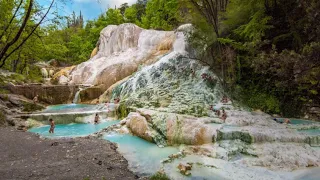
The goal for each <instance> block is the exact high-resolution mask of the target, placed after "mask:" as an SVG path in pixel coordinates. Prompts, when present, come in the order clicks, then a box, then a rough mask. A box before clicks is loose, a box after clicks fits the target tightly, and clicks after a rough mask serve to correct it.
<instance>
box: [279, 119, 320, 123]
mask: <svg viewBox="0 0 320 180" xmlns="http://www.w3.org/2000/svg"><path fill="white" fill-rule="evenodd" d="M277 119H278V120H280V121H281V122H283V120H284V118H277ZM290 121H291V124H296V125H299V124H312V123H319V122H317V121H310V120H304V119H290Z"/></svg>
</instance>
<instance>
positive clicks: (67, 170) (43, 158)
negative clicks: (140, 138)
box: [0, 127, 139, 180]
mask: <svg viewBox="0 0 320 180" xmlns="http://www.w3.org/2000/svg"><path fill="white" fill-rule="evenodd" d="M116 148H117V147H116V145H115V144H113V143H111V142H108V141H106V140H102V139H96V138H88V137H87V138H68V139H41V138H40V137H39V136H37V135H36V134H32V133H29V132H23V131H17V130H15V129H14V128H9V127H5V128H3V127H0V179H6V180H11V179H12V180H13V179H15V180H17V179H37V180H39V179H41V180H42V179H43V180H44V179H46V180H50V179H52V180H60V179H66V180H72V179H76V180H83V179H86V180H95V179H97V180H104V179H138V178H139V177H138V176H135V175H134V174H133V173H132V172H131V171H129V170H128V162H127V161H126V159H124V158H123V157H122V155H121V154H119V153H118V152H117V151H116Z"/></svg>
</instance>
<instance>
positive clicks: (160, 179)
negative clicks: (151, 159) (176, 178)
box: [150, 172, 170, 180]
mask: <svg viewBox="0 0 320 180" xmlns="http://www.w3.org/2000/svg"><path fill="white" fill-rule="evenodd" d="M150 180H170V178H169V177H168V176H167V175H166V174H165V173H164V172H157V173H155V174H154V175H152V176H151V177H150Z"/></svg>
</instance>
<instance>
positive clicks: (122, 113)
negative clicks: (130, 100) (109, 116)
mask: <svg viewBox="0 0 320 180" xmlns="http://www.w3.org/2000/svg"><path fill="white" fill-rule="evenodd" d="M129 112H130V111H129V109H128V108H127V105H126V103H125V102H123V103H120V105H119V107H118V109H117V116H118V118H119V119H123V118H125V117H127V116H128V114H129Z"/></svg>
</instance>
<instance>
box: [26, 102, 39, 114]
mask: <svg viewBox="0 0 320 180" xmlns="http://www.w3.org/2000/svg"><path fill="white" fill-rule="evenodd" d="M42 109H43V108H42V107H41V106H39V105H37V104H32V103H23V111H25V112H34V111H38V110H42Z"/></svg>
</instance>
